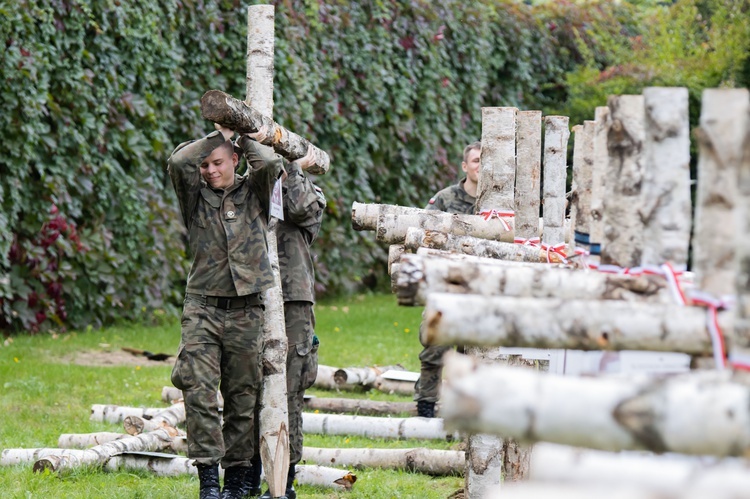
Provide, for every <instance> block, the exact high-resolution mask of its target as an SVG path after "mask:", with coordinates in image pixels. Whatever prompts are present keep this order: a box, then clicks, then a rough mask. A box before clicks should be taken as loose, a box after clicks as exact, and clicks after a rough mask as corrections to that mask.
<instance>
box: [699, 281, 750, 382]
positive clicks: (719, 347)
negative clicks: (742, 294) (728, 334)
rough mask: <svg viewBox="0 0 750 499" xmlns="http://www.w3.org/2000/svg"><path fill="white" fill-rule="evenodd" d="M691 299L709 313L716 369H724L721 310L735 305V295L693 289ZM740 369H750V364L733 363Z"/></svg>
mask: <svg viewBox="0 0 750 499" xmlns="http://www.w3.org/2000/svg"><path fill="white" fill-rule="evenodd" d="M690 301H691V303H692V304H693V305H697V306H700V307H706V309H707V310H708V313H707V314H706V326H707V327H708V333H709V335H710V336H711V346H712V348H713V357H714V362H715V363H716V369H718V370H722V369H724V368H725V367H726V365H727V362H726V357H725V355H724V352H725V348H726V347H725V343H724V333H722V331H721V326H719V314H718V312H719V310H726V309H728V308H730V307H731V306H732V305H733V297H726V298H723V299H721V298H716V297H714V296H712V295H710V294H708V293H705V292H703V291H693V292H691V293H690ZM732 367H737V368H740V369H750V365H747V366H744V365H741V364H737V365H733V366H732Z"/></svg>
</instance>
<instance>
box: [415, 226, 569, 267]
mask: <svg viewBox="0 0 750 499" xmlns="http://www.w3.org/2000/svg"><path fill="white" fill-rule="evenodd" d="M404 246H406V248H407V249H410V250H412V251H417V249H419V248H430V249H439V250H444V251H450V252H455V253H462V254H465V255H472V256H479V257H484V258H494V259H498V260H509V261H515V262H530V263H541V262H546V261H547V256H548V255H549V258H550V261H551V262H552V263H561V262H562V259H561V258H560V255H558V254H556V253H548V252H547V251H544V250H542V249H541V248H535V247H533V246H526V245H523V244H512V243H507V242H501V241H490V240H489V239H482V238H478V237H471V236H457V235H454V234H450V233H447V232H440V231H436V230H430V229H421V228H418V227H410V228H409V229H407V231H406V237H405V238H404Z"/></svg>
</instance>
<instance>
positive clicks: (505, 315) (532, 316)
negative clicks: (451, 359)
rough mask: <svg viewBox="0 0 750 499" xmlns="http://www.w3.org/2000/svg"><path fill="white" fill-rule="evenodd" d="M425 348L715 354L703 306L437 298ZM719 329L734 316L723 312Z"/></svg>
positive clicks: (429, 308)
mask: <svg viewBox="0 0 750 499" xmlns="http://www.w3.org/2000/svg"><path fill="white" fill-rule="evenodd" d="M424 316H425V318H424V322H425V325H426V327H424V328H422V332H421V334H422V335H423V337H422V341H424V342H425V343H426V344H430V345H436V344H445V345H455V344H464V345H485V346H487V345H493V346H509V347H530V348H569V349H575V350H651V351H661V352H683V353H687V354H704V353H709V354H710V353H711V351H712V348H711V338H710V336H709V334H708V331H707V330H706V311H705V309H703V308H700V307H683V306H681V305H672V304H660V303H657V304H654V303H635V302H624V301H619V300H601V301H596V300H570V299H560V298H512V297H510V298H506V297H497V296H487V297H484V296H477V295H457V294H448V293H433V294H430V295H429V296H428V297H427V305H426V307H425V313H424ZM718 317H719V323H720V324H721V325H722V330H729V328H731V325H732V321H733V315H732V314H731V313H729V312H720V313H719V315H718Z"/></svg>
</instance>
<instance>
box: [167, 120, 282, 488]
mask: <svg viewBox="0 0 750 499" xmlns="http://www.w3.org/2000/svg"><path fill="white" fill-rule="evenodd" d="M233 135H234V132H233V131H232V130H229V129H227V128H223V127H218V126H217V130H216V131H214V132H211V133H210V134H208V135H207V136H205V137H203V138H201V139H198V140H194V141H190V142H184V143H182V144H180V145H179V146H177V148H176V149H175V150H174V152H172V155H171V156H170V158H169V161H168V171H169V175H170V177H171V179H172V185H173V186H174V189H175V193H176V194H177V200H178V203H179V208H180V214H181V215H182V219H183V222H184V223H185V227H186V228H187V232H188V241H189V246H190V252H191V254H192V255H193V261H192V263H191V267H190V272H189V274H188V277H187V289H186V293H185V304H184V308H183V315H182V337H181V341H180V347H179V350H178V352H177V359H176V361H175V365H174V368H173V370H172V376H171V378H172V383H173V384H174V386H176V387H177V388H179V389H181V390H182V392H183V395H184V399H185V410H186V421H187V445H188V456H189V457H190V458H192V459H194V460H195V464H196V467H197V468H198V477H199V481H200V498H201V499H219V497H220V488H219V467H218V465H219V463H221V465H222V467H223V468H224V470H225V475H224V483H225V493H226V494H225V495H228V494H231V493H232V492H233V491H232V490H226V489H227V488H228V485H227V484H235V486H241V485H242V484H243V483H244V481H245V478H246V476H247V475H248V474H249V472H250V468H251V465H252V464H251V462H252V457H253V454H254V447H253V443H254V438H253V436H254V431H255V428H254V426H255V420H254V415H253V409H254V408H255V404H256V399H257V396H258V392H259V389H260V386H261V378H262V368H261V355H262V352H263V339H262V322H263V309H262V306H263V305H262V303H261V292H262V291H264V290H266V289H268V288H270V287H271V286H272V285H273V274H272V272H271V264H270V262H269V259H268V253H267V248H266V228H267V220H268V206H269V201H270V199H269V197H270V193H271V187H272V186H273V184H274V183H275V181H276V180H277V178H278V177H279V176H280V175H281V174H282V172H283V165H282V159H281V156H279V155H277V154H275V153H274V152H273V149H271V148H270V147H268V146H264V145H262V144H260V143H258V142H257V141H256V140H254V137H253V136H252V135H247V134H246V135H241V136H240V137H239V139H238V140H237V146H238V147H240V148H241V149H242V151H243V153H244V156H245V158H246V160H247V165H248V166H247V171H248V173H247V175H245V176H240V175H237V174H236V173H235V169H236V167H237V164H238V162H239V155H238V154H237V152H236V150H235V148H234V145H233V143H232V141H231V138H232V136H233ZM217 390H220V391H221V394H222V396H223V397H224V408H223V420H224V424H223V426H222V422H221V421H222V417H221V415H220V414H219V405H218V400H217Z"/></svg>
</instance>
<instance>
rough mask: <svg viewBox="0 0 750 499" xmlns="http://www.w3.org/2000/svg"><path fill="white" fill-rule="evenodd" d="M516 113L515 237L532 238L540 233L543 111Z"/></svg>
mask: <svg viewBox="0 0 750 499" xmlns="http://www.w3.org/2000/svg"><path fill="white" fill-rule="evenodd" d="M516 117H517V119H518V135H517V137H516V149H517V158H516V189H515V198H514V205H515V212H516V213H515V218H516V225H515V237H516V238H517V239H532V238H534V237H538V236H539V199H540V198H541V192H540V183H539V182H540V178H541V159H542V157H541V156H542V112H541V111H518V114H517V115H516Z"/></svg>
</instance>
